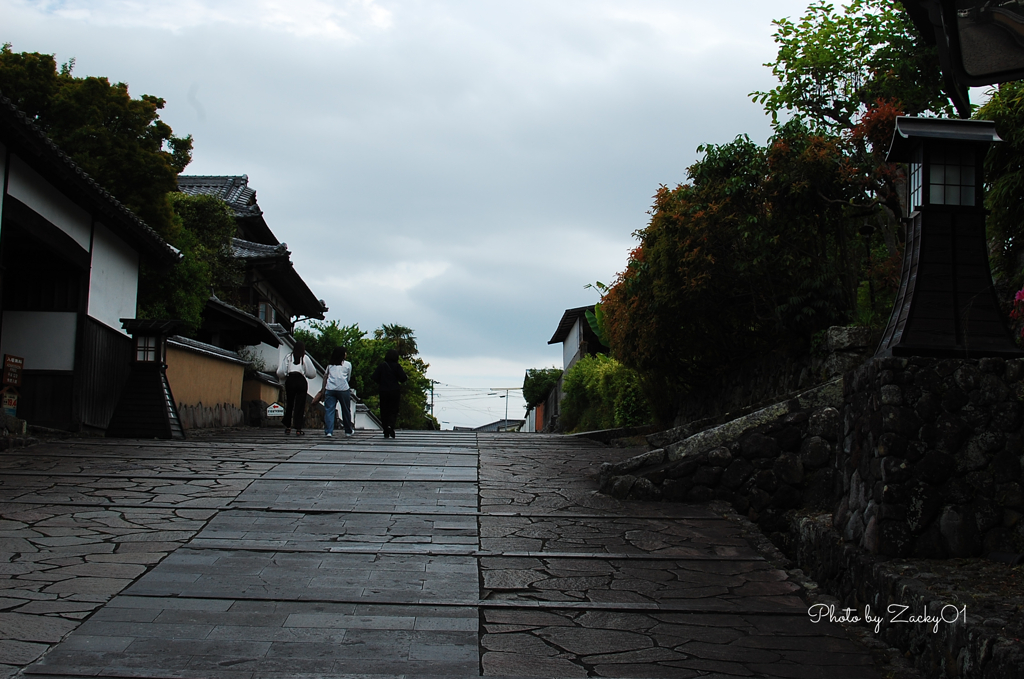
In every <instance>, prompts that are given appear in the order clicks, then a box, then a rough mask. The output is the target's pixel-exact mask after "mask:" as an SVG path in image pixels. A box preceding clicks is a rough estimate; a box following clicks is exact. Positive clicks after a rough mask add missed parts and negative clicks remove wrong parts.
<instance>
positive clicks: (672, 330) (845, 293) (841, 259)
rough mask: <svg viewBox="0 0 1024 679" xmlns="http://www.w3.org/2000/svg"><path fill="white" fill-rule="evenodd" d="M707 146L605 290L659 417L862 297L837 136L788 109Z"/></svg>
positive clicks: (805, 342) (618, 339)
mask: <svg viewBox="0 0 1024 679" xmlns="http://www.w3.org/2000/svg"><path fill="white" fill-rule="evenodd" d="M701 151H702V152H703V153H704V157H703V158H702V159H701V160H700V161H699V162H697V163H696V164H694V165H693V166H691V167H690V168H689V170H688V175H689V178H690V180H691V183H690V184H687V185H681V186H678V187H676V188H675V189H672V190H670V189H668V188H667V187H662V188H661V189H660V190H659V191H658V193H657V195H656V196H655V203H654V207H653V209H652V212H651V220H650V223H649V224H648V226H647V227H646V228H645V229H642V230H640V231H638V232H637V233H636V234H635V235H636V236H637V237H638V238H639V240H640V246H639V247H638V248H636V249H635V250H634V251H633V252H632V253H631V254H630V257H629V260H628V262H627V265H626V269H625V271H623V272H622V273H621V274H619V277H618V279H617V280H616V282H615V284H614V285H612V286H611V288H610V289H609V291H608V292H607V294H606V295H605V296H604V297H603V303H602V308H603V310H604V325H605V327H606V330H607V333H608V335H609V337H610V339H611V344H612V346H611V348H612V350H613V353H614V355H615V357H616V358H617V359H619V360H620V361H622V362H623V363H624V364H625V365H626V366H628V367H630V368H632V369H634V370H637V371H638V372H639V373H640V374H641V375H642V376H643V378H644V379H643V384H644V386H645V388H647V389H648V390H650V391H649V394H650V401H651V402H652V403H654V404H657V405H658V406H659V408H660V409H659V412H658V413H657V414H658V416H659V419H662V420H668V419H671V417H672V416H673V415H674V400H675V399H674V398H673V395H678V394H679V392H680V391H681V392H683V393H686V392H687V391H690V390H693V389H696V388H698V387H701V388H706V387H707V385H708V384H709V383H710V382H713V381H714V380H716V379H718V378H719V377H721V376H722V375H723V374H725V373H727V372H729V371H730V370H733V369H734V368H735V366H736V365H737V364H738V363H742V362H743V361H744V360H747V359H749V358H751V357H754V356H757V355H763V354H764V353H766V352H770V351H774V350H784V351H790V352H795V353H799V352H802V351H806V350H807V349H808V347H809V342H810V338H811V336H812V335H813V333H814V332H816V331H818V330H821V329H823V328H826V327H828V326H829V325H834V324H836V323H840V322H843V321H844V320H845V319H846V318H848V317H849V316H850V314H851V310H852V308H853V306H854V303H855V298H856V287H857V286H856V283H857V275H856V274H857V270H858V269H857V265H858V264H859V259H858V258H855V257H852V255H851V252H850V249H851V248H850V241H851V239H852V238H853V234H852V233H851V231H852V229H853V226H852V223H851V221H850V220H849V219H847V217H846V214H845V211H846V207H845V206H846V205H847V204H848V202H849V197H850V195H851V192H852V191H854V190H856V187H855V186H853V185H851V183H850V182H848V181H847V167H846V165H845V162H844V156H843V153H842V148H841V146H840V144H839V142H838V140H837V139H835V138H834V137H828V136H823V135H815V134H811V133H810V132H809V131H808V130H807V129H806V128H804V127H803V126H802V125H801V124H800V123H799V122H797V121H791V122H789V123H787V124H786V125H783V126H780V127H779V129H778V133H777V134H776V135H775V137H773V138H772V139H771V140H770V141H769V144H768V145H767V146H766V147H760V146H757V145H756V144H754V143H753V142H751V141H750V140H749V139H747V138H746V137H738V138H737V139H736V140H734V141H733V142H731V143H729V144H723V145H720V146H714V145H708V146H703V147H701ZM566 381H568V376H567V377H566Z"/></svg>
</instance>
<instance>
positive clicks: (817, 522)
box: [786, 514, 1024, 679]
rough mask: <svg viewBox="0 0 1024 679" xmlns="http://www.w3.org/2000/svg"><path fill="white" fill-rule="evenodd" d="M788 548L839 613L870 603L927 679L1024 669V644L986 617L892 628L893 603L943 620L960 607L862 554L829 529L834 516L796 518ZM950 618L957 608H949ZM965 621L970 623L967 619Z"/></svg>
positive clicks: (991, 678)
mask: <svg viewBox="0 0 1024 679" xmlns="http://www.w3.org/2000/svg"><path fill="white" fill-rule="evenodd" d="M787 538H788V539H789V540H790V541H791V544H790V545H787V546H786V551H787V552H789V553H790V554H791V556H795V565H796V566H798V567H799V568H800V569H802V570H803V571H804V572H805V573H806V574H807V575H808V576H809V577H810V578H812V579H813V580H815V581H816V582H817V583H818V585H819V586H820V587H821V588H822V589H823V590H824V591H825V592H826V593H827V594H830V595H832V596H834V597H836V598H838V599H839V601H840V608H845V607H847V606H850V607H852V608H855V609H857V612H858V614H859V615H860V616H861V617H863V611H864V605H865V604H869V605H870V606H871V611H872V615H875V616H878V617H882V618H885V619H886V621H885V622H883V623H882V625H881V628H880V632H879V636H880V637H881V638H882V639H884V641H885V642H886V643H887V644H889V645H892V646H895V647H897V648H899V649H900V650H902V651H904V652H907V653H909V654H910V656H911V657H913V659H914V663H915V665H916V667H917V668H918V669H919V670H921V671H922V672H923V673H924V674H925V675H926V676H937V677H951V678H952V677H957V678H958V679H976V678H977V679H980V678H982V677H984V678H985V679H1004V678H1005V679H1015V678H1017V677H1020V676H1021V675H1020V672H1021V667H1024V647H1022V645H1021V644H1020V642H1019V641H1016V640H1012V639H1007V638H1005V637H1003V636H1001V635H999V634H998V632H997V631H996V630H994V629H992V628H991V627H986V626H985V625H984V622H985V621H984V620H983V619H981V618H980V617H978V616H976V615H971V612H970V610H967V612H966V615H963V616H960V617H959V618H958V619H957V621H956V622H955V623H952V624H947V623H945V622H942V623H940V624H938V625H933V624H931V623H912V624H889V623H888V619H889V618H891V617H892V616H891V615H890V614H888V613H886V611H888V610H889V607H890V605H896V606H897V608H896V609H894V610H895V611H902V610H903V609H902V608H900V607H902V606H907V607H909V608H907V609H906V611H905V612H904V616H905V617H906V616H910V615H918V616H919V615H922V614H923V613H924V612H925V611H927V612H928V614H929V615H932V616H941V614H942V609H943V607H946V606H949V605H956V606H958V607H959V606H961V605H963V604H958V603H957V602H954V601H950V600H948V599H940V598H938V597H936V596H935V594H934V593H933V592H931V591H929V589H928V588H927V586H925V584H924V583H923V582H921V581H920V580H918V579H915V578H911V577H906V576H904V575H903V574H902V573H901V572H900V571H899V565H898V564H897V563H895V562H894V561H893V560H892V559H889V558H887V557H880V556H876V555H872V554H869V553H867V552H865V551H864V550H863V549H861V548H860V547H856V546H855V545H853V544H852V543H849V542H845V541H844V540H843V539H842V537H841V536H840V535H839V534H838V533H837V532H836V531H835V530H834V529H833V527H832V517H831V515H828V514H822V515H818V516H803V517H799V516H797V517H793V518H792V519H791V521H790V525H789V534H788V536H787ZM947 612H948V613H949V615H947V616H946V617H947V618H952V617H953V614H952V610H948V611H947ZM965 618H966V620H965Z"/></svg>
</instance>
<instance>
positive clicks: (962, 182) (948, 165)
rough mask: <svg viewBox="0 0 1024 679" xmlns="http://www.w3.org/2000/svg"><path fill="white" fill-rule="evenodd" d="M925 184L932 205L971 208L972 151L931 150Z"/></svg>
mask: <svg viewBox="0 0 1024 679" xmlns="http://www.w3.org/2000/svg"><path fill="white" fill-rule="evenodd" d="M928 184H929V189H928V202H929V203H931V204H932V205H974V194H975V185H974V150H973V149H972V148H970V147H967V148H963V147H959V148H958V147H956V146H946V147H945V148H935V149H932V152H931V167H930V169H929V172H928Z"/></svg>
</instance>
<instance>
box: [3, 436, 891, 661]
mask: <svg viewBox="0 0 1024 679" xmlns="http://www.w3.org/2000/svg"><path fill="white" fill-rule="evenodd" d="M631 452H635V451H624V450H620V449H614V448H608V447H606V446H603V445H601V444H597V443H593V442H589V441H586V440H583V439H577V438H572V437H562V436H549V435H541V434H528V435H527V434H477V433H469V432H420V433H415V432H400V433H399V436H398V438H397V439H394V440H387V439H383V438H381V437H379V436H378V437H375V436H371V435H370V434H369V433H366V432H360V433H358V434H357V435H356V436H355V437H354V438H352V439H348V440H325V439H323V438H318V437H315V436H307V437H306V438H304V439H299V438H295V437H291V438H289V437H285V436H284V435H283V434H282V433H281V432H280V430H250V431H231V432H222V433H219V434H217V435H215V436H206V437H204V438H196V439H194V440H188V441H176V442H165V441H127V440H124V441H118V440H103V439H81V440H71V441H64V442H52V443H45V444H40V445H37V446H33V447H30V448H22V449H14V450H11V451H8V452H6V453H3V454H0V469H2V473H0V583H2V584H0V586H2V589H3V591H2V592H0V678H2V677H13V676H25V677H38V678H40V679H44V678H46V677H51V678H55V677H63V678H66V677H83V676H91V677H151V678H152V677H179V678H182V679H192V678H195V679H199V678H208V677H223V678H238V679H243V678H245V679H256V678H260V677H265V678H267V679H270V678H272V677H281V678H283V677H355V676H360V677H367V676H369V677H372V676H381V677H384V676H387V677H417V676H419V677H427V676H447V677H472V676H494V677H620V678H622V677H672V678H679V679H685V678H688V677H787V678H789V677H792V678H801V677H822V676H828V677H830V679H844V678H846V677H850V678H851V679H852V678H856V679H862V678H871V677H877V676H879V675H878V674H877V672H876V669H875V667H874V665H873V660H872V656H871V654H870V653H869V652H868V651H867V650H866V649H865V648H864V646H862V645H860V644H858V643H856V642H855V641H854V640H853V639H852V638H851V636H850V635H849V634H848V632H847V631H846V630H844V628H842V627H840V626H837V625H832V624H829V623H827V622H820V623H812V622H811V621H810V619H809V618H808V615H807V603H806V602H805V600H804V599H802V598H801V594H802V592H801V589H800V586H799V585H798V584H797V583H795V582H793V581H792V580H791V579H790V577H789V576H788V575H787V573H786V572H784V571H782V570H780V569H779V568H777V567H776V566H774V565H773V564H772V562H771V561H770V560H768V559H766V558H765V555H764V554H762V552H760V551H758V549H757V548H756V546H755V545H754V544H753V543H752V542H751V541H750V540H749V539H748V537H747V535H748V533H747V532H746V530H747V528H746V527H745V526H744V524H743V523H742V522H739V521H736V520H735V517H732V516H731V515H729V514H728V513H727V512H726V511H725V510H723V509H720V508H715V507H707V506H697V505H684V504H671V503H642V502H629V503H624V502H620V501H618V500H615V499H613V498H611V497H608V496H605V495H601V494H599V493H598V492H597V480H596V472H597V469H598V467H599V466H600V464H601V463H602V462H607V461H615V460H618V459H622V458H624V457H627V456H628V455H629V454H630V453H631Z"/></svg>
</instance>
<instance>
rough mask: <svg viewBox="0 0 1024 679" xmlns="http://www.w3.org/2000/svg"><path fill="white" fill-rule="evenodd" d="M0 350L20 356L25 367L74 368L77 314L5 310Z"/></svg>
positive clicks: (30, 368) (38, 368) (42, 368)
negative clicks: (23, 360)
mask: <svg viewBox="0 0 1024 679" xmlns="http://www.w3.org/2000/svg"><path fill="white" fill-rule="evenodd" d="M3 314H4V317H3V336H2V337H0V353H4V354H11V355H13V356H21V357H22V358H24V359H25V370H74V369H75V329H76V326H77V324H78V314H76V313H74V312H61V311H5V312H3Z"/></svg>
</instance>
